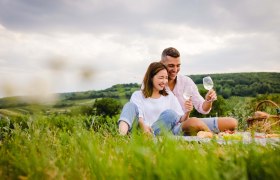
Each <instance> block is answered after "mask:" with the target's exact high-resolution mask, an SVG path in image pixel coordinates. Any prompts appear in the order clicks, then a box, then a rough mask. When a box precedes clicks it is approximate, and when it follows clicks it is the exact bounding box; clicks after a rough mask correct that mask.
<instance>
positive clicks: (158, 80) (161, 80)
mask: <svg viewBox="0 0 280 180" xmlns="http://www.w3.org/2000/svg"><path fill="white" fill-rule="evenodd" d="M152 80H153V88H154V90H156V91H161V90H163V88H164V87H165V86H166V84H167V82H168V73H167V71H166V69H163V70H161V71H159V72H158V73H157V74H156V75H155V76H154V77H153V79H152Z"/></svg>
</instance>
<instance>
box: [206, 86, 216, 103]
mask: <svg viewBox="0 0 280 180" xmlns="http://www.w3.org/2000/svg"><path fill="white" fill-rule="evenodd" d="M216 99H217V94H216V92H215V91H214V90H213V89H211V90H209V91H208V92H207V94H206V95H205V100H206V101H207V102H213V101H215V100H216Z"/></svg>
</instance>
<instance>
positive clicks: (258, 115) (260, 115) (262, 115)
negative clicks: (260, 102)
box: [253, 111, 269, 118]
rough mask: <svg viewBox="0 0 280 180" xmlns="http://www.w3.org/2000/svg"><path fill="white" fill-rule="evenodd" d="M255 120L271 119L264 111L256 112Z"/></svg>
mask: <svg viewBox="0 0 280 180" xmlns="http://www.w3.org/2000/svg"><path fill="white" fill-rule="evenodd" d="M253 117H255V118H269V114H268V113H266V112H262V111H256V112H255V113H254V115H253Z"/></svg>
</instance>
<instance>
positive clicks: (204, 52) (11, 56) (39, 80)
mask: <svg viewBox="0 0 280 180" xmlns="http://www.w3.org/2000/svg"><path fill="white" fill-rule="evenodd" d="M279 9H280V1H279V0H265V1H264V0H235V1H231V0H228V1H227V0H220V1H219V0H211V1H206V0H172V1H171V0H169V1H167V0H141V1H131V0H79V1H78V0H0V97H3V96H11V95H23V94H34V93H39V94H43V93H48V92H71V91H85V90H100V89H105V88H108V87H111V86H112V85H114V84H119V83H130V82H137V83H140V82H141V80H142V78H143V75H144V73H145V71H146V68H147V66H148V65H149V64H150V62H152V61H157V60H159V59H160V54H161V52H162V50H163V49H164V48H166V47H170V46H173V47H176V48H177V49H178V50H179V51H180V53H181V59H182V69H181V73H182V74H187V75H190V74H206V73H208V74H209V73H229V72H260V71H262V72H264V71H265V72H280V63H279V62H280V61H279V59H280V11H279Z"/></svg>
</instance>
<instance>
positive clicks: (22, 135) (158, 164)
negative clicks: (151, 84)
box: [0, 114, 280, 179]
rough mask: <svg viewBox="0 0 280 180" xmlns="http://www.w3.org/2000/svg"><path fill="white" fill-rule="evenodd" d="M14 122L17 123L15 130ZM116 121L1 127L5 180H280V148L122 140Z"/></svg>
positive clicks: (27, 121)
mask: <svg viewBox="0 0 280 180" xmlns="http://www.w3.org/2000/svg"><path fill="white" fill-rule="evenodd" d="M11 121H13V124H12V127H11V128H7V127H8V126H11V124H9V123H11ZM116 121H117V116H113V117H111V118H110V117H97V116H96V117H94V116H83V115H77V116H69V115H64V114H60V115H49V116H43V115H33V116H24V117H21V119H13V120H12V119H10V122H9V121H8V120H7V119H6V121H5V120H3V118H2V121H1V123H2V124H1V131H0V132H1V140H0V157H1V158H0V178H1V179H182V178H183V179H279V177H280V171H279V167H280V156H279V154H280V147H279V145H278V146H275V145H273V146H272V145H269V144H267V145H266V146H262V145H259V144H257V143H250V144H243V143H242V142H236V143H228V144H223V145H221V144H218V143H217V142H216V141H215V140H213V141H210V142H209V143H199V142H187V141H184V140H174V138H172V136H168V135H167V136H161V137H158V138H151V137H146V136H144V135H142V134H141V133H140V132H139V131H134V133H133V134H130V135H129V136H125V137H123V136H119V135H118V133H117V126H116Z"/></svg>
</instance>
